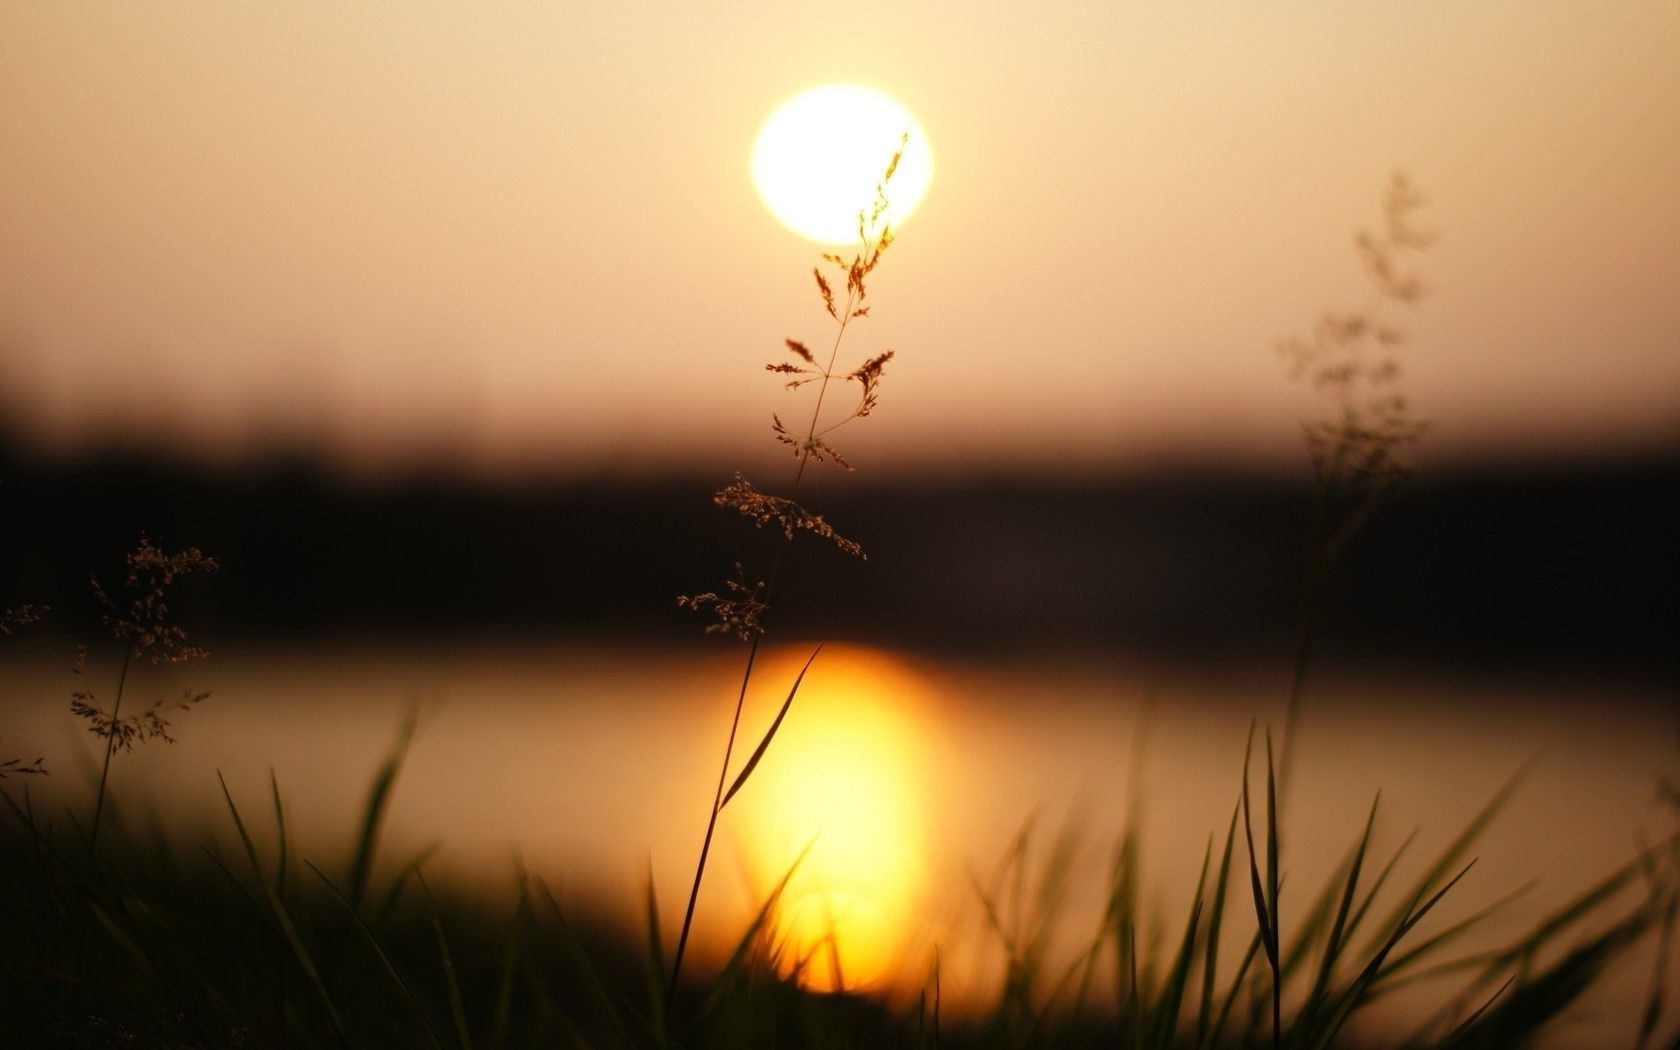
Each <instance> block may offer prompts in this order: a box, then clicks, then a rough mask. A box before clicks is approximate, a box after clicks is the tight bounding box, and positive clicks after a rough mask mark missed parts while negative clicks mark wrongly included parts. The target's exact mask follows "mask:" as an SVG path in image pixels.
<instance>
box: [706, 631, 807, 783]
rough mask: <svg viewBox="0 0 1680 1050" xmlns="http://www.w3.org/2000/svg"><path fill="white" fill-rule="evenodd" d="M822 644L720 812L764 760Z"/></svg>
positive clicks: (783, 704) (805, 667)
mask: <svg viewBox="0 0 1680 1050" xmlns="http://www.w3.org/2000/svg"><path fill="white" fill-rule="evenodd" d="M824 644H826V643H821V642H819V643H818V644H817V647H816V648H815V649H814V650H812V651H811V655H810V657H809V658H808V659H806V661H805V666H804V667H801V668H800V669H799V677H797V678H795V679H794V680H793V688H792V689H789V690H788V695H787V699H786V700H783V701H782V709H781V710H780V711H777V712H776V719H775V721H773V722H771V723H770V728H769V730H768V731H766V732H765V734H764V739H763V740H760V741H759V742H758V746H757V747H756V748H754V749H753V753H752V756H751V757H750V758H748V759H747V764H746V765H744V766H742V767H741V772H740V773H739V774H738V775H737V776H736V777H735V782H734V783H733V784H730V785H729V790H728V791H726V792H724V795H723V801H722V802H719V803H718V809H719V810H720V811H721V810H722V809H723V807H725V806H727V805H729V800H730V799H732V798H734V797H735V793H736V792H738V791H740V790H741V788H743V787H745V786H746V783H747V778H748V777H750V776H752V774H753V770H755V769H757V768H758V763H759V761H760V760H762V759H763V758H764V752H766V751H768V750H769V749H770V741H772V740H774V739H775V738H776V730H778V729H780V728H782V719H784V718H786V717H787V713H788V709H789V708H791V707H792V706H793V698H794V697H795V696H796V695H798V693H799V686H800V683H802V682H804V681H805V672H806V671H809V670H810V669H811V664H812V662H813V661H815V660H816V658H817V654H818V653H820V652H822V650H823V645H824Z"/></svg>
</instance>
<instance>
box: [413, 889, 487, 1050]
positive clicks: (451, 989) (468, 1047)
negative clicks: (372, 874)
mask: <svg viewBox="0 0 1680 1050" xmlns="http://www.w3.org/2000/svg"><path fill="white" fill-rule="evenodd" d="M414 878H415V880H416V881H417V882H419V883H420V897H421V899H422V900H424V901H425V902H426V917H427V918H428V919H430V920H431V925H432V936H433V937H434V938H435V939H436V941H437V950H438V962H439V963H440V965H441V966H442V967H443V983H444V990H445V991H446V992H447V993H448V995H449V1013H450V1016H451V1017H453V1018H454V1020H455V1038H456V1040H457V1041H458V1042H459V1043H460V1046H461V1050H472V1045H473V1043H472V1033H471V1032H470V1031H469V1030H468V1028H467V1010H466V1005H465V1004H464V1003H463V1002H462V1000H461V983H460V981H458V980H456V977H455V957H454V955H453V954H451V952H450V951H449V938H448V937H446V936H444V933H443V923H442V921H441V920H439V918H438V912H437V906H436V905H435V904H434V903H433V901H432V890H431V887H429V886H427V885H426V873H425V872H423V871H416V872H415V873H414Z"/></svg>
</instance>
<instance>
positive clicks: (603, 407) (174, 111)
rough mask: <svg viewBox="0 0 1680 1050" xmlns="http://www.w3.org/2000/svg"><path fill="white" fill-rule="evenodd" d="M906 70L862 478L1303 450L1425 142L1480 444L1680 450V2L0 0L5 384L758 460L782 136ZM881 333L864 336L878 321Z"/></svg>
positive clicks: (54, 399)
mask: <svg viewBox="0 0 1680 1050" xmlns="http://www.w3.org/2000/svg"><path fill="white" fill-rule="evenodd" d="M836 80H844V81H855V82H859V83H864V84H868V85H871V86H874V87H876V88H879V89H881V90H883V91H885V92H887V93H889V94H891V95H893V96H894V97H896V98H898V99H899V100H900V101H901V102H903V103H904V104H905V105H906V106H908V107H909V108H910V109H911V110H912V111H914V112H915V113H916V115H917V116H918V117H919V119H920V121H921V123H922V125H923V127H924V128H925V129H926V131H927V134H928V136H929V139H930V141H931V143H932V147H933V151H934V157H935V164H936V171H937V174H936V177H935V182H934V185H933V188H932V191H931V192H930V194H929V196H928V198H927V200H926V202H925V203H924V204H923V206H922V208H921V210H920V211H919V212H918V213H917V215H916V216H915V218H913V219H912V220H911V221H910V222H909V223H908V224H907V225H906V226H905V228H904V229H903V231H902V236H901V239H900V241H899V243H898V245H897V246H896V247H895V248H894V249H893V252H892V253H891V254H890V255H889V256H888V259H887V261H886V262H884V263H883V265H882V268H881V270H880V271H879V273H878V275H877V278H876V280H875V283H874V289H873V291H874V298H875V300H876V308H875V317H873V318H872V319H871V320H869V321H868V322H866V324H865V325H864V326H863V327H861V328H859V329H858V330H857V333H856V334H857V336H858V338H857V341H856V342H855V343H853V344H851V346H852V352H853V353H855V354H856V355H857V356H859V357H862V356H865V355H866V354H869V353H873V352H875V351H876V350H878V349H881V348H885V347H892V348H894V349H896V350H897V351H898V354H899V357H898V359H897V360H895V361H894V362H893V365H892V367H891V371H890V373H889V375H888V377H887V381H886V385H885V388H884V393H883V402H882V408H881V412H880V413H879V415H878V416H877V417H876V418H874V419H871V420H870V421H868V425H867V426H865V427H861V428H859V429H858V430H857V432H856V433H855V434H853V435H850V436H849V438H848V442H847V448H848V451H850V452H851V453H853V454H854V458H856V459H859V460H862V461H863V462H864V463H870V464H880V463H882V462H883V461H887V460H905V459H913V460H917V461H924V462H937V461H942V460H948V459H954V460H960V461H962V462H964V463H974V462H985V463H999V462H1003V463H1025V464H1028V465H1032V466H1034V467H1044V466H1050V467H1055V468H1058V469H1062V468H1070V467H1071V468H1079V467H1085V466H1093V465H1104V464H1133V463H1140V462H1150V461H1154V460H1157V459H1158V458H1160V457H1163V456H1166V457H1198V456H1199V457H1216V458H1219V459H1227V460H1245V461H1246V460H1256V461H1273V462H1275V461H1278V460H1279V458H1280V457H1282V456H1284V455H1292V454H1293V453H1294V451H1295V448H1296V438H1297V431H1296V422H1297V421H1298V420H1299V419H1300V418H1301V417H1302V415H1303V413H1304V412H1307V411H1309V410H1310V403H1309V402H1308V401H1307V400H1306V399H1304V398H1303V396H1302V395H1301V393H1300V392H1298V391H1296V390H1294V389H1293V388H1292V387H1291V386H1290V384H1288V382H1287V381H1286V380H1285V378H1284V376H1283V371H1282V369H1281V367H1280V366H1279V363H1278V362H1277V360H1276V359H1275V358H1274V356H1273V354H1272V351H1271V347H1272V344H1273V342H1274V340H1275V339H1276V338H1277V337H1279V336H1282V335H1286V334H1289V333H1291V332H1294V331H1297V330H1301V329H1304V328H1306V327H1307V326H1308V325H1309V324H1310V323H1311V321H1312V319H1313V318H1314V317H1315V316H1316V314H1317V313H1318V312H1319V310H1320V309H1322V308H1324V307H1329V306H1354V305H1357V304H1358V303H1360V302H1361V301H1362V300H1363V297H1364V292H1363V286H1362V284H1361V280H1360V276H1359V272H1358V270H1357V268H1356V265H1355V262H1354V257H1353V254H1352V252H1351V249H1350V246H1349V236H1350V234H1351V233H1352V232H1353V231H1354V230H1355V229H1356V228H1357V227H1359V226H1361V225H1371V224H1374V223H1375V222H1376V221H1377V219H1378V210H1377V202H1378V195H1379V193H1380V190H1381V188H1382V186H1383V184H1384V182H1385V181H1386V179H1387V177H1388V175H1389V173H1390V171H1392V170H1393V169H1395V168H1397V167H1399V168H1404V169H1405V170H1406V171H1407V172H1408V173H1410V174H1411V176H1412V177H1413V179H1414V181H1416V182H1417V183H1418V184H1419V185H1420V186H1421V187H1422V188H1423V190H1424V191H1425V192H1426V194H1427V195H1428V197H1429V198H1430V206H1429V208H1428V210H1427V212H1426V213H1425V222H1426V224H1427V225H1429V226H1430V227H1432V228H1434V229H1436V230H1438V231H1440V233H1441V235H1442V239H1441V241H1440V243H1439V245H1438V246H1437V247H1436V248H1435V249H1434V250H1433V251H1432V253H1431V255H1430V256H1429V257H1428V258H1427V259H1425V261H1424V264H1423V267H1424V273H1425V275H1426V278H1427V280H1428V283H1429V284H1430V286H1431V287H1432V289H1433V292H1434V294H1433V297H1432V298H1431V299H1430V300H1428V301H1427V302H1426V303H1425V304H1424V305H1423V306H1422V308H1421V310H1420V312H1419V313H1418V314H1417V316H1416V318H1415V320H1414V321H1413V322H1412V323H1411V326H1410V327H1411V331H1412V333H1413V337H1414V342H1413V345H1412V346H1411V347H1410V348H1408V350H1407V355H1408V362H1409V363H1408V368H1409V372H1408V379H1407V382H1408V385H1409V388H1410V390H1411V392H1412V396H1413V401H1414V403H1415V405H1416V406H1417V409H1418V411H1419V414H1421V415H1423V416H1425V417H1427V418H1429V419H1431V420H1432V421H1433V422H1434V426H1435V430H1434V432H1433V434H1432V435H1431V438H1430V442H1431V446H1432V448H1433V449H1434V450H1435V451H1434V454H1435V455H1440V456H1464V455H1473V456H1482V455H1495V454H1507V453H1516V454H1520V455H1523V456H1528V457H1552V456H1571V457H1572V456H1576V455H1579V454H1582V453H1583V452H1602V451H1617V450H1629V449H1640V448H1650V447H1653V446H1656V447H1661V446H1668V447H1673V446H1674V445H1675V443H1676V442H1677V441H1680V133H1677V131H1676V129H1680V4H1676V3H1675V2H1673V0H1662V2H1655V3H1639V2H1619V3H1613V4H1601V3H1585V2H1581V3H1573V2H1571V3H1564V2H1549V0H1548V2H1540V0H1531V2H1523V3H1516V2H1512V3H1465V2H1463V0H1452V2H1416V3H1406V4H1372V3H1351V2H1350V3H1336V4H1326V3H1268V4H1240V3H1174V4H1152V3H1141V2H1113V0H1109V2H1102V3H1082V4H1074V3H1063V4H1034V5H1027V4H1011V5H1003V4H987V3H917V4H904V5H875V4H869V3H856V4H847V5H840V6H836V5H794V4H784V3H776V4H762V5H754V4H744V3H730V4H724V3H717V4H694V5H678V4H662V5H656V4H651V3H622V4H606V3H560V2H548V3H504V4H496V5H459V6H443V5H433V4H423V3H415V2H409V0H405V2H402V3H360V4H353V5H352V4H341V3H304V2H296V3H286V4H270V5H245V4H225V3H212V2H204V3H164V2H151V3H145V4H104V3H76V2H70V0H55V2H52V3H45V2H42V3H26V2H22V0H0V147H3V149H4V163H0V383H3V384H4V390H3V395H4V398H5V402H6V405H7V411H8V412H9V414H11V415H12V417H13V423H14V424H21V425H22V426H24V427H26V428H27V429H28V430H29V432H31V433H33V434H36V435H38V436H40V437H41V438H43V439H44V440H46V441H47V442H48V443H50V444H64V443H70V444H73V443H75V442H78V441H82V440H86V439H87V437H88V436H89V435H90V434H93V433H96V432H99V431H101V430H104V431H112V430H115V431H116V432H117V433H119V434H121V435H123V436H124V439H125V440H144V441H152V440H160V441H165V442H167V443H170V444H172V445H174V446H176V447H180V448H184V449H187V450H190V451H194V452H196V453H197V454H202V455H208V456H224V455H229V454H237V453H238V452H240V451H241V450H247V449H251V448H254V447H258V446H260V445H261V444H262V442H264V441H270V440H274V439H275V438H276V437H277V436H278V437H279V438H280V439H283V440H304V441H316V440H319V441H322V442H325V443H327V444H329V445H330V446H331V447H332V448H334V449H336V450H339V451H341V452H343V453H345V454H346V455H347V456H349V457H350V458H352V459H353V460H356V461H359V462H362V463H364V464H366V463H380V462H385V461H388V460H389V459H391V458H393V457H394V458H399V459H400V458H409V457H416V456H420V457H426V456H448V457H451V458H461V459H466V460H470V461H473V462H479V463H485V464H489V465H492V466H497V467H521V466H525V465H533V464H534V465H542V466H545V467H558V468H560V469H578V470H588V471H598V470H608V471H610V470H616V469H622V468H623V467H624V466H625V465H635V466H638V467H645V466H649V465H656V464H664V463H669V462H673V461H676V462H682V463H687V464H691V465H707V466H709V467H714V468H715V467H716V466H717V465H718V464H720V463H725V464H726V463H727V462H728V460H729V458H730V457H731V456H736V455H739V454H740V449H741V448H743V447H746V446H749V445H750V446H751V447H757V443H758V442H760V441H761V440H763V439H764V438H765V437H767V435H768V429H767V423H768V414H769V411H770V410H771V408H773V407H778V408H779V407H784V406H785V405H787V404H788V403H787V402H786V401H784V400H783V397H784V395H782V394H781V393H780V392H779V390H778V388H777V384H776V383H775V382H774V381H773V379H772V378H771V377H767V376H764V375H763V374H762V373H761V372H760V371H759V368H760V366H761V365H762V363H763V362H764V361H766V360H771V359H773V358H774V357H775V355H776V353H777V350H778V347H779V346H780V342H781V339H782V338H783V337H784V336H796V337H800V338H805V339H808V340H812V341H816V340H819V339H821V338H822V337H823V335H824V334H825V333H826V332H827V330H828V329H827V318H826V317H825V316H824V315H823V314H822V313H821V310H820V306H819V304H818V303H817V300H816V297H815V294H814V292H813V291H812V289H811V287H810V280H809V274H808V270H809V266H810V264H811V263H812V262H814V261H815V255H816V253H817V252H818V251H819V250H820V249H819V248H818V247H817V246H815V245H812V244H810V243H807V242H804V241H801V240H800V239H798V238H797V237H795V236H794V235H793V234H791V233H789V232H787V231H786V230H785V229H784V228H783V227H781V226H780V225H778V224H777V223H776V221H775V220H774V219H772V218H771V217H770V216H769V214H768V213H767V212H766V211H765V209H764V208H763V207H762V206H761V205H760V203H759V201H758V199H757V197H756V195H755V192H754V190H753V187H752V184H751V181H750V178H749V175H748V167H747V162H748V153H749V150H750V148H751V145H752V141H753V137H754V135H755V133H756V131H757V129H758V127H759V125H760V123H761V122H762V121H763V120H764V118H765V117H766V116H768V114H769V113H770V112H771V111H772V110H773V109H774V108H775V107H776V106H777V105H778V104H779V103H780V102H781V101H782V100H783V99H785V98H787V97H788V96H790V95H792V94H794V93H795V92H797V91H799V90H801V89H803V88H805V87H809V86H811V85H814V84H819V83H823V82H827V81H836ZM850 338H851V337H848V339H850Z"/></svg>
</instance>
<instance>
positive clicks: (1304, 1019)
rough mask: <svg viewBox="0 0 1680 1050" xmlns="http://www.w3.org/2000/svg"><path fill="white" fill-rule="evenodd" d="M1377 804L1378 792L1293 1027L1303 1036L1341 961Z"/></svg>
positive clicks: (1310, 1028)
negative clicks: (1349, 916) (1310, 983)
mask: <svg viewBox="0 0 1680 1050" xmlns="http://www.w3.org/2000/svg"><path fill="white" fill-rule="evenodd" d="M1381 803H1382V792H1380V791H1379V792H1378V793H1377V796H1376V798H1374V799H1372V800H1371V812H1370V814H1369V815H1368V816H1367V817H1366V818H1365V831H1364V832H1363V833H1362V834H1361V835H1360V836H1359V845H1358V846H1357V847H1356V848H1355V850H1354V853H1353V859H1352V863H1351V864H1349V866H1348V873H1347V881H1346V882H1345V883H1344V884H1343V887H1342V899H1341V903H1340V904H1338V905H1337V906H1336V919H1335V921H1334V922H1333V923H1331V925H1330V937H1329V939H1328V940H1326V941H1325V942H1324V956H1323V958H1322V959H1320V960H1319V965H1318V975H1317V976H1316V977H1314V978H1313V983H1312V989H1311V990H1310V991H1309V992H1308V993H1307V999H1306V1002H1305V1003H1304V1004H1303V1005H1302V1007H1301V1014H1300V1017H1299V1018H1298V1019H1297V1021H1296V1027H1297V1028H1298V1029H1299V1030H1301V1031H1303V1032H1308V1031H1311V1030H1312V1022H1313V1017H1314V1014H1316V1013H1317V1010H1318V1007H1319V1004H1320V1003H1321V1002H1322V1001H1323V999H1324V993H1325V991H1326V989H1328V988H1329V987H1330V977H1331V975H1332V974H1334V973H1335V971H1336V963H1337V962H1339V961H1340V959H1341V952H1342V934H1343V932H1344V931H1345V930H1346V928H1347V920H1348V914H1349V911H1350V909H1351V908H1352V907H1353V897H1354V894H1355V893H1356V892H1357V891H1358V889H1359V871H1360V869H1361V868H1362V867H1363V866H1364V864H1365V853H1366V851H1367V850H1369V849H1370V846H1371V828H1372V827H1374V826H1375V825H1376V822H1377V807H1378V806H1379V805H1380V804H1381Z"/></svg>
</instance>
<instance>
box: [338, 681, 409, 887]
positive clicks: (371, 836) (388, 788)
mask: <svg viewBox="0 0 1680 1050" xmlns="http://www.w3.org/2000/svg"><path fill="white" fill-rule="evenodd" d="M419 720H420V705H419V704H418V703H415V704H411V705H409V709H408V714H407V715H405V716H404V717H403V721H402V726H401V727H400V728H399V729H398V730H397V739H396V742H395V743H394V744H393V745H392V747H391V750H390V752H389V753H387V754H386V756H385V761H384V762H382V763H381V764H380V766H379V770H378V772H376V773H375V774H374V777H373V784H372V785H371V786H370V787H369V788H368V797H367V804H366V805H364V806H363V807H362V821H361V824H360V826H359V827H358V830H357V834H356V852H355V854H354V858H353V859H352V861H351V863H350V904H351V906H352V907H354V908H355V909H356V910H357V911H360V910H361V908H362V904H363V902H364V901H365V900H366V897H367V890H368V881H369V880H370V879H372V877H373V862H374V854H375V853H376V852H377V850H378V848H379V831H380V828H381V827H382V826H383V825H384V823H385V812H386V810H387V809H389V808H390V805H391V792H392V790H393V788H395V786H396V782H397V774H398V773H399V772H401V771H402V766H403V761H404V760H405V759H407V757H408V748H409V745H410V744H411V743H412V742H413V740H414V729H415V726H416V725H417V724H418V723H419Z"/></svg>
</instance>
